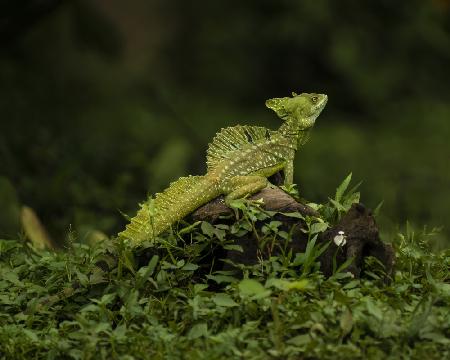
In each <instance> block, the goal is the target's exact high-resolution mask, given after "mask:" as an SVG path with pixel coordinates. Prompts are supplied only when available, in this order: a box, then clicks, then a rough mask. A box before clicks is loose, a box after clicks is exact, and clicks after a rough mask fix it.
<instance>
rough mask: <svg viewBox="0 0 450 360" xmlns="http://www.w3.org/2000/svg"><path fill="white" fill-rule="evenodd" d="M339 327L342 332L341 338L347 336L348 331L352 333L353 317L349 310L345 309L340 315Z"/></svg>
mask: <svg viewBox="0 0 450 360" xmlns="http://www.w3.org/2000/svg"><path fill="white" fill-rule="evenodd" d="M339 325H340V327H341V330H342V337H344V336H346V335H347V334H349V333H350V331H352V328H353V316H352V313H351V312H350V310H348V309H347V310H346V311H344V313H343V314H342V316H341V318H340V320H339Z"/></svg>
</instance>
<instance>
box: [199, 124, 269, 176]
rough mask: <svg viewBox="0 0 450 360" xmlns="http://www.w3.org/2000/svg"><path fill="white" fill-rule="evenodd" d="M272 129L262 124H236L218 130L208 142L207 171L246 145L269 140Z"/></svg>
mask: <svg viewBox="0 0 450 360" xmlns="http://www.w3.org/2000/svg"><path fill="white" fill-rule="evenodd" d="M273 133H274V131H271V130H269V129H267V128H265V127H262V126H242V125H237V126H233V127H228V128H225V129H222V130H220V132H218V133H217V134H216V136H215V137H214V139H213V141H212V143H210V144H209V147H208V151H207V153H206V164H207V167H208V171H209V170H212V169H214V168H215V167H216V166H217V164H218V163H220V162H221V161H223V160H225V159H230V158H232V157H233V155H234V154H233V153H234V152H235V151H237V150H242V149H243V148H245V147H247V146H252V145H255V144H260V143H262V142H264V141H270V139H271V137H272V136H273Z"/></svg>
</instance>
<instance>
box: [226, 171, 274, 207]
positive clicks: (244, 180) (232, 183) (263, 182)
mask: <svg viewBox="0 0 450 360" xmlns="http://www.w3.org/2000/svg"><path fill="white" fill-rule="evenodd" d="M267 183H268V181H267V178H265V177H263V176H258V175H247V176H234V177H233V178H231V179H230V180H229V181H228V182H227V184H226V185H225V186H224V189H223V190H224V193H225V195H226V196H225V203H226V204H229V203H230V201H231V200H235V199H240V198H243V197H244V196H246V195H250V194H254V193H256V192H258V191H260V190H262V189H264V188H265V187H266V186H267Z"/></svg>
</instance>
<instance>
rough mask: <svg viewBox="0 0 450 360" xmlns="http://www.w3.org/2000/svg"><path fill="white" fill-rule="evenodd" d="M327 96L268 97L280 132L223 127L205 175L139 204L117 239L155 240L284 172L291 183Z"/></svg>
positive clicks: (181, 181)
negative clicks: (201, 210) (207, 207)
mask: <svg viewBox="0 0 450 360" xmlns="http://www.w3.org/2000/svg"><path fill="white" fill-rule="evenodd" d="M327 99H328V98H327V96H326V95H324V94H308V93H302V94H300V95H297V94H295V93H292V97H283V98H275V99H269V100H267V101H266V106H267V107H268V108H269V109H272V110H273V111H275V113H276V114H277V115H278V116H279V117H280V118H281V119H282V120H283V124H282V125H281V127H280V128H279V129H278V130H277V131H273V130H269V129H266V128H264V127H260V126H241V125H237V126H233V127H228V128H225V129H222V130H221V131H220V132H219V133H217V135H216V136H215V137H214V139H213V141H212V143H211V144H210V145H209V148H208V151H207V173H206V175H204V176H188V177H182V178H180V179H179V180H177V181H175V182H173V183H171V184H170V186H169V188H168V189H166V190H165V191H163V192H162V193H158V194H156V196H155V198H150V199H149V200H148V201H147V202H145V203H143V204H141V208H140V210H139V211H138V213H137V215H136V216H135V217H133V218H132V219H131V222H130V223H129V224H128V225H127V226H126V229H125V230H124V231H122V232H121V233H119V237H122V238H124V239H126V240H127V241H129V242H130V243H132V244H136V245H137V244H139V243H141V242H142V241H145V240H152V239H154V238H155V237H156V236H157V235H159V234H160V233H162V232H164V231H165V230H167V229H168V228H170V226H171V225H172V224H174V223H175V222H176V221H179V220H181V219H182V218H184V217H185V216H186V215H188V214H190V213H191V212H193V211H194V210H196V209H197V208H198V207H200V206H202V205H204V204H206V203H207V202H209V201H211V200H212V199H214V198H216V197H218V196H220V195H225V201H226V203H229V202H230V201H231V200H234V199H238V198H242V197H244V196H246V195H249V194H253V193H256V192H258V191H260V190H261V189H263V188H265V187H266V186H267V185H268V180H267V178H268V177H270V176H272V175H273V174H275V173H277V172H279V171H281V170H283V171H284V174H285V180H284V182H285V184H292V181H293V175H294V167H293V160H294V156H295V152H296V151H297V149H298V147H299V146H300V145H303V144H304V143H305V142H306V141H307V138H308V132H309V130H310V129H311V127H312V126H313V125H314V122H315V120H316V118H317V117H318V116H319V114H320V113H321V111H322V110H323V108H324V107H325V105H326V103H327Z"/></svg>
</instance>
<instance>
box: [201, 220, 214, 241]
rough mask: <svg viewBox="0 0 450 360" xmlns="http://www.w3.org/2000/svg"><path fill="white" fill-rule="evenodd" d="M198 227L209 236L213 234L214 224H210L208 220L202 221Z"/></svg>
mask: <svg viewBox="0 0 450 360" xmlns="http://www.w3.org/2000/svg"><path fill="white" fill-rule="evenodd" d="M200 228H201V229H202V232H203V234H205V235H206V236H208V237H210V238H211V237H212V236H213V235H214V226H212V225H211V224H210V223H209V222H206V221H202V225H201V226H200Z"/></svg>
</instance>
